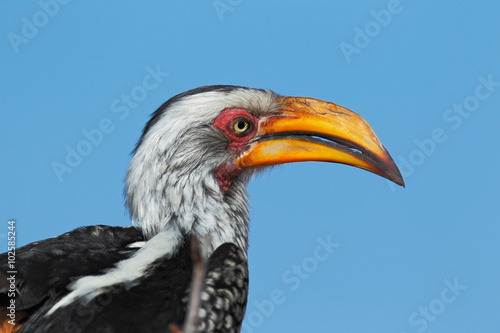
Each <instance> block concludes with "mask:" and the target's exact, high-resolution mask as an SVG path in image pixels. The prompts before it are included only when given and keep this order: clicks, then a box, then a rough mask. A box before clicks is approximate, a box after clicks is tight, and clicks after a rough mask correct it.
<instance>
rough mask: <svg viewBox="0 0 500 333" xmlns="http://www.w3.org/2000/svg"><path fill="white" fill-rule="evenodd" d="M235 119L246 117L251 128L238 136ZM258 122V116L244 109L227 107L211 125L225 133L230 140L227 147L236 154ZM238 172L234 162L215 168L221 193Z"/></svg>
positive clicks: (255, 130) (255, 131) (245, 143)
mask: <svg viewBox="0 0 500 333" xmlns="http://www.w3.org/2000/svg"><path fill="white" fill-rule="evenodd" d="M235 119H247V120H248V121H250V122H252V123H253V126H252V130H251V131H250V132H249V133H248V134H246V135H244V136H239V135H238V133H236V132H235V130H234V128H233V126H234V122H235ZM258 123H259V120H258V118H257V117H255V116H254V115H252V114H250V113H249V112H248V111H246V110H245V109H239V108H227V109H225V110H223V111H222V112H221V114H220V115H219V116H217V118H215V120H214V123H213V126H214V127H215V128H218V129H220V130H221V131H222V132H224V134H226V136H227V137H228V138H229V139H230V140H231V141H230V143H229V145H228V149H230V150H233V151H234V152H235V155H238V151H242V150H245V148H247V145H248V142H249V141H250V139H252V138H253V137H254V136H255V133H257V126H258ZM240 173H241V169H240V168H239V167H238V166H236V164H234V163H230V164H224V165H221V166H219V167H218V168H217V169H216V170H215V172H214V175H215V178H217V180H218V181H219V185H220V188H221V190H222V192H223V193H225V192H226V191H227V190H228V189H229V188H230V187H231V184H232V183H233V182H234V181H235V180H236V178H237V177H238V176H239V175H240Z"/></svg>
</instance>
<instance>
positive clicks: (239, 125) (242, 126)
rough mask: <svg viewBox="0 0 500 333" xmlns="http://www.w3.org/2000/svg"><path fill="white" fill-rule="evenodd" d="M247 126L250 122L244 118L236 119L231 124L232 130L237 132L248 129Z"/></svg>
mask: <svg viewBox="0 0 500 333" xmlns="http://www.w3.org/2000/svg"><path fill="white" fill-rule="evenodd" d="M248 127H250V124H249V123H248V121H246V120H238V121H237V122H235V123H234V126H233V128H234V130H235V131H236V132H238V133H244V132H245V131H246V130H248Z"/></svg>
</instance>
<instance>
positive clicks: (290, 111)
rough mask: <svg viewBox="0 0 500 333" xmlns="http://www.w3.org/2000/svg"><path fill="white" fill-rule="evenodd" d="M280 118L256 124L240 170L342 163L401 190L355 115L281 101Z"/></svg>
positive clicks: (385, 156)
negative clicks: (284, 165) (293, 163)
mask: <svg viewBox="0 0 500 333" xmlns="http://www.w3.org/2000/svg"><path fill="white" fill-rule="evenodd" d="M279 102H280V108H279V112H277V113H275V114H272V115H269V116H264V117H261V118H260V121H259V124H258V129H257V133H256V135H255V137H254V139H252V141H251V143H250V147H249V149H248V150H246V151H245V152H243V153H242V155H241V156H240V157H239V158H238V159H237V160H236V165H237V166H239V167H240V168H245V167H251V166H262V165H272V164H281V163H290V162H302V161H323V162H334V163H342V164H347V165H351V166H355V167H358V168H361V169H365V170H368V171H370V172H373V173H375V174H377V175H379V176H382V177H384V178H387V179H389V180H391V181H393V182H394V183H396V184H398V185H401V186H404V181H403V177H402V176H401V173H400V172H399V169H398V167H397V166H396V164H395V163H394V161H393V160H392V157H391V155H389V153H388V152H387V150H386V149H385V147H384V146H383V145H382V143H381V142H380V140H379V139H378V137H377V135H376V134H375V132H373V130H372V128H371V127H370V125H368V123H367V122H366V121H365V120H364V119H363V118H362V117H361V116H359V115H358V114H356V113H354V112H352V111H350V110H348V109H346V108H343V107H341V106H338V105H336V104H333V103H329V102H324V101H321V100H317V99H313V98H304V97H280V98H279Z"/></svg>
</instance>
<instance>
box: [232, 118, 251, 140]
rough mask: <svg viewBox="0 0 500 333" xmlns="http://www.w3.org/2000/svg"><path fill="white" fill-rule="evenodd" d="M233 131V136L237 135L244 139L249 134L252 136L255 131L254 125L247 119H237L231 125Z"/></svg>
mask: <svg viewBox="0 0 500 333" xmlns="http://www.w3.org/2000/svg"><path fill="white" fill-rule="evenodd" d="M230 124H231V125H229V126H231V127H232V128H231V127H229V128H230V129H231V131H232V132H233V135H236V136H238V137H244V136H246V135H248V134H250V133H251V132H252V131H253V127H254V126H253V123H252V121H251V120H250V119H248V118H247V117H242V116H240V117H236V118H234V119H233V121H232V122H231V123H230Z"/></svg>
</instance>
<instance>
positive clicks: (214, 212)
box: [127, 171, 249, 254]
mask: <svg viewBox="0 0 500 333" xmlns="http://www.w3.org/2000/svg"><path fill="white" fill-rule="evenodd" d="M151 172H152V171H150V172H147V173H144V174H143V175H140V176H139V177H136V179H132V180H131V179H129V180H128V182H127V204H128V205H129V208H130V211H131V214H132V217H133V219H134V221H135V223H136V224H137V225H138V226H139V227H140V228H141V229H142V230H143V232H144V234H145V236H146V237H147V238H148V239H149V238H152V237H154V236H155V235H157V234H158V233H160V232H161V233H163V234H164V233H167V234H168V235H169V238H168V239H170V240H169V242H172V244H171V248H172V252H176V251H177V250H178V249H179V248H180V247H181V246H182V243H183V242H184V240H185V239H186V236H189V235H194V236H196V238H197V239H198V241H199V242H200V244H201V245H202V246H203V247H204V248H205V249H206V251H207V252H208V254H210V253H212V252H213V251H214V250H215V249H216V248H217V247H218V246H220V245H222V244H223V243H227V242H230V243H235V244H236V245H238V246H239V247H240V248H242V249H243V250H244V252H245V253H246V250H247V247H248V222H249V213H248V199H247V194H246V181H241V180H237V181H235V182H233V184H232V185H231V186H230V188H229V189H226V190H224V189H221V186H220V183H219V181H218V180H217V177H216V176H215V175H214V174H213V173H210V172H207V173H205V174H202V173H197V175H198V176H193V173H191V174H187V173H186V174H184V173H182V172H170V173H169V174H168V176H165V174H163V175H164V176H162V175H161V174H158V175H154V174H151ZM129 176H130V175H129ZM206 242H208V243H207V244H206Z"/></svg>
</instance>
